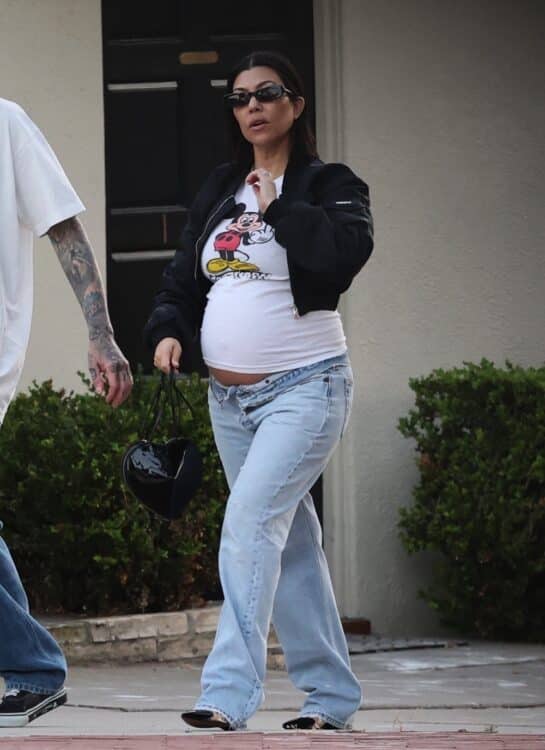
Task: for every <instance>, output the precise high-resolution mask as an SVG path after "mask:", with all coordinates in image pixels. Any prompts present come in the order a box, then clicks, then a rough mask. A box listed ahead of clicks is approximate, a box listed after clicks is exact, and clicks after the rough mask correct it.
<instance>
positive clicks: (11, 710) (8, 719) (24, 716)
mask: <svg viewBox="0 0 545 750" xmlns="http://www.w3.org/2000/svg"><path fill="white" fill-rule="evenodd" d="M66 700H67V697H66V690H65V689H64V688H61V689H60V690H57V692H56V693H47V694H43V693H29V692H28V690H8V691H7V693H5V694H4V697H3V698H2V701H1V702H0V727H26V725H27V724H29V723H30V722H31V721H34V719H37V718H38V716H41V715H42V714H46V713H47V712H48V711H52V710H53V709H54V708H58V707H59V706H62V705H63V703H66Z"/></svg>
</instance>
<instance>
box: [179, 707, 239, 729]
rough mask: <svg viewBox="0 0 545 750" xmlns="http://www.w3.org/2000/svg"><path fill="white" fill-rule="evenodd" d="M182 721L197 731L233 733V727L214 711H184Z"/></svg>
mask: <svg viewBox="0 0 545 750" xmlns="http://www.w3.org/2000/svg"><path fill="white" fill-rule="evenodd" d="M182 719H183V720H184V721H185V723H186V724H189V726H190V727H196V728H197V729H223V731H224V732H231V731H233V727H232V726H231V725H230V724H229V722H228V721H227V720H226V719H225V717H224V716H222V715H221V714H218V713H216V712H215V711H200V710H198V711H184V713H183V714H182Z"/></svg>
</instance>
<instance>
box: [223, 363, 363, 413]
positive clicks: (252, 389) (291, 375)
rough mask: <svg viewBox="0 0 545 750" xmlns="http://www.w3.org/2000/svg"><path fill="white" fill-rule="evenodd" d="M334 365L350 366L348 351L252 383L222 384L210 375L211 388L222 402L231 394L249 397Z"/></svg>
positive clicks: (295, 381)
mask: <svg viewBox="0 0 545 750" xmlns="http://www.w3.org/2000/svg"><path fill="white" fill-rule="evenodd" d="M334 367H350V359H349V357H348V352H344V353H343V354H339V355H338V356H336V357H329V358H328V359H322V360H320V361H319V362H313V363H312V364H311V365H304V366H303V367H296V368H295V369H293V370H284V371H282V372H275V373H274V374H273V375H267V377H266V378H263V380H259V381H258V382H257V383H252V384H251V385H222V384H221V383H220V382H219V381H218V380H216V378H214V376H213V375H210V388H211V389H212V391H213V393H214V395H215V396H216V398H217V399H218V401H220V402H222V401H224V400H225V399H227V398H229V396H231V395H234V396H236V397H237V399H248V398H251V397H252V396H255V395H257V394H259V395H264V394H265V393H266V392H267V391H269V390H270V391H273V390H274V391H276V390H280V389H282V388H287V387H289V386H291V385H296V384H297V383H299V382H302V381H303V380H307V379H308V378H310V377H313V376H314V375H318V374H319V373H321V372H326V371H327V370H330V369H331V368H334Z"/></svg>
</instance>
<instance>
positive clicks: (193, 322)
mask: <svg viewBox="0 0 545 750" xmlns="http://www.w3.org/2000/svg"><path fill="white" fill-rule="evenodd" d="M201 204H202V198H201V193H199V195H198V196H197V198H196V199H195V202H194V203H193V206H192V207H191V210H190V212H189V216H188V219H187V222H186V225H185V227H184V230H183V232H182V236H181V240H180V244H179V247H178V249H177V250H176V254H175V255H174V258H173V259H172V260H171V261H170V262H169V263H168V265H167V266H166V267H165V270H164V271H163V275H162V277H161V286H160V288H159V291H158V292H157V294H156V295H155V297H154V299H153V303H152V310H151V314H150V317H149V319H148V321H147V323H146V325H145V327H144V341H145V342H146V345H147V346H148V347H149V348H150V349H152V350H154V349H155V347H156V346H157V344H158V343H159V342H160V341H161V340H162V339H164V338H165V337H167V336H168V337H172V338H175V339H178V341H179V342H180V343H181V345H182V348H183V349H186V348H188V347H189V345H190V344H191V343H192V341H193V339H194V338H195V336H196V333H197V331H198V328H199V325H200V322H201V319H202V314H203V310H204V300H203V295H202V292H201V290H200V288H199V284H198V282H197V280H196V278H195V276H196V274H195V263H196V248H195V244H196V241H197V239H198V232H199V227H200V226H201V219H202V216H201V213H202V212H201Z"/></svg>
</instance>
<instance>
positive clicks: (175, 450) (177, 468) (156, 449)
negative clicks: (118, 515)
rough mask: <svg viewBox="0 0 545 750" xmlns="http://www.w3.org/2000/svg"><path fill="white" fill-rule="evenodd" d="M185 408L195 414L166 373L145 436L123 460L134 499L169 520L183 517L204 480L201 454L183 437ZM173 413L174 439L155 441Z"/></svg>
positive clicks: (124, 475)
mask: <svg viewBox="0 0 545 750" xmlns="http://www.w3.org/2000/svg"><path fill="white" fill-rule="evenodd" d="M183 405H185V406H187V407H188V409H189V411H190V412H191V414H192V415H193V410H192V408H191V404H190V403H189V401H188V400H187V399H186V397H185V396H184V395H183V393H182V392H181V391H180V389H179V388H178V387H177V385H176V378H175V375H174V373H173V372H171V374H170V375H168V376H167V375H165V374H162V375H161V380H160V382H159V385H158V387H157V390H156V392H155V394H154V396H153V399H152V402H151V406H150V414H149V417H148V420H147V426H146V427H145V428H144V430H143V435H144V437H143V438H142V439H141V440H138V441H137V442H136V443H133V444H132V445H130V446H129V447H128V448H127V450H126V451H125V453H124V454H123V458H122V461H121V473H122V476H123V481H124V482H125V484H126V486H127V487H128V488H129V490H130V491H131V493H132V494H133V495H134V497H136V499H137V500H139V501H140V502H141V503H143V504H144V505H145V506H146V508H148V509H149V510H151V511H153V512H154V513H157V514H158V515H159V516H161V517H162V518H165V519H166V520H168V521H172V520H174V519H175V518H179V517H180V516H181V515H182V513H183V512H184V510H185V508H186V506H187V504H188V503H189V501H190V500H191V498H192V497H193V496H194V495H195V493H196V492H197V490H198V489H199V487H200V485H201V481H202V457H201V454H200V451H199V449H198V448H197V446H196V445H195V443H194V442H192V441H191V440H189V439H187V438H185V437H182V436H181V435H180V408H181V407H183ZM169 410H170V416H171V434H172V437H171V438H170V439H169V440H167V441H159V440H152V437H153V434H154V432H156V430H157V427H158V426H159V424H160V422H161V420H162V418H163V416H164V414H165V412H168V411H169Z"/></svg>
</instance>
